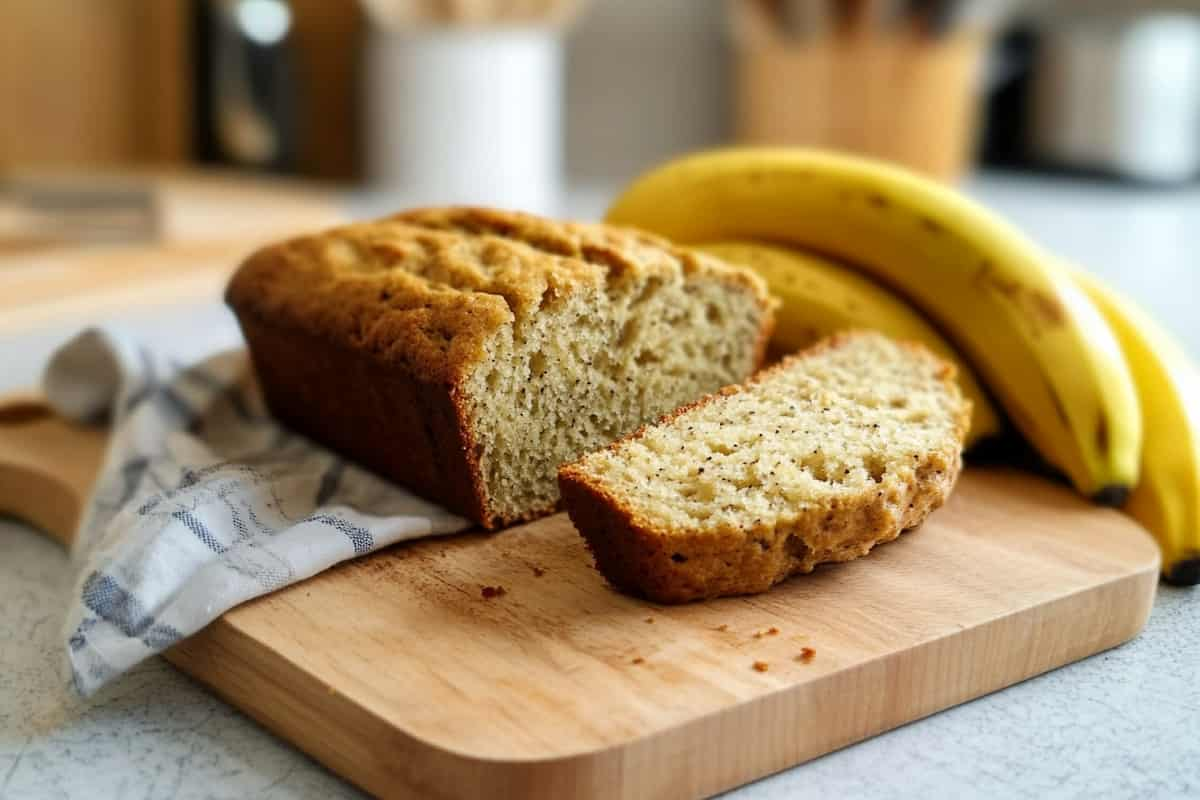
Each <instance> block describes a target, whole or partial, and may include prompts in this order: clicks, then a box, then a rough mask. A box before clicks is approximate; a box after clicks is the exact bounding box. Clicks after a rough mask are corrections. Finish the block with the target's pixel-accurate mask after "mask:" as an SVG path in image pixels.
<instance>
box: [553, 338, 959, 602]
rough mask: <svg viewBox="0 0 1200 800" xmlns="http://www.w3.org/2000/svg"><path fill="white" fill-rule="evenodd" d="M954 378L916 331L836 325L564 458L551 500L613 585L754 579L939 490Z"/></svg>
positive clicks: (714, 585) (908, 516)
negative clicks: (902, 338)
mask: <svg viewBox="0 0 1200 800" xmlns="http://www.w3.org/2000/svg"><path fill="white" fill-rule="evenodd" d="M953 376H954V368H953V367H952V366H951V365H949V364H947V363H945V362H943V361H941V360H940V359H938V358H936V357H935V356H933V355H931V354H929V353H928V352H927V351H925V350H924V349H923V348H921V347H920V346H919V345H908V344H899V343H895V342H892V341H890V340H888V339H886V338H885V337H882V336H880V335H878V334H871V333H850V334H842V335H839V336H835V337H832V338H831V339H828V340H826V341H825V342H822V343H820V344H818V345H816V346H814V347H813V348H811V349H809V350H807V351H804V352H803V353H800V354H797V355H795V356H792V357H790V358H788V359H786V360H785V361H783V362H781V363H780V364H778V365H776V366H774V367H772V368H770V369H768V370H765V371H763V372H762V373H760V374H759V375H757V376H755V378H753V379H752V380H751V381H750V382H748V383H747V384H746V385H744V386H737V387H730V388H727V389H725V390H723V391H722V392H721V393H719V394H717V395H713V396H710V397H707V398H705V399H704V400H701V401H699V402H698V403H695V404H693V405H691V406H687V407H684V408H682V409H679V410H677V411H676V412H674V413H673V414H671V415H669V416H668V417H666V418H664V419H663V420H662V421H660V422H659V423H658V424H656V425H653V426H647V427H645V428H642V429H641V430H639V431H637V432H636V433H634V434H632V435H630V436H628V437H626V438H625V439H622V440H621V441H619V442H617V443H615V444H614V445H612V446H611V447H609V448H608V449H607V450H602V451H598V452H595V453H591V454H589V455H587V456H584V457H583V458H581V459H579V460H578V461H576V462H574V463H573V464H570V465H567V466H565V467H563V468H562V469H561V470H560V471H559V485H560V487H561V491H562V495H563V500H564V504H565V505H566V507H567V510H568V511H569V512H570V514H571V519H572V521H573V522H574V523H575V526H576V528H578V529H579V531H580V533H581V534H582V535H583V536H584V538H585V539H586V540H587V542H588V545H589V546H590V548H591V549H592V552H593V553H594V554H595V556H596V562H597V566H598V567H599V569H600V571H601V572H602V573H603V574H604V575H605V576H606V577H607V578H608V579H609V580H610V581H611V582H612V583H614V584H615V585H617V586H619V587H620V588H622V589H625V590H627V591H631V592H634V593H636V594H640V595H644V596H647V597H649V598H651V599H653V600H657V601H660V602H682V601H686V600H693V599H698V598H704V597H715V596H720V595H729V594H743V593H749V592H758V591H763V590H765V589H767V588H769V587H770V586H771V585H772V584H774V583H776V582H777V581H780V580H782V579H783V578H785V577H787V576H788V575H791V574H794V573H797V572H809V571H811V570H812V569H813V567H814V566H816V565H817V564H819V563H824V562H833V561H847V560H850V559H853V558H857V557H859V556H861V555H865V554H866V553H867V552H868V551H869V550H870V549H871V548H872V547H873V546H874V545H876V544H878V543H880V542H884V541H889V540H891V539H894V538H895V537H896V536H898V535H899V534H900V532H901V531H903V530H905V529H906V528H910V527H913V526H915V525H918V524H920V522H921V521H922V520H923V519H924V518H925V517H926V516H927V515H928V514H929V512H930V511H932V510H933V509H934V508H936V507H938V506H939V505H941V504H942V502H943V501H944V500H945V498H946V497H947V496H948V494H949V493H950V491H951V489H952V488H953V485H954V482H955V480H956V479H957V476H958V472H959V469H960V467H961V449H962V441H963V437H964V436H965V434H966V430H967V426H968V423H969V413H970V404H969V403H968V402H966V401H965V400H963V398H962V396H961V394H960V393H959V391H958V388H957V386H956V385H955V384H954V380H953Z"/></svg>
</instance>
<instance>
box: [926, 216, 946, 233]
mask: <svg viewBox="0 0 1200 800" xmlns="http://www.w3.org/2000/svg"><path fill="white" fill-rule="evenodd" d="M921 227H922V228H924V229H925V231H926V233H931V234H933V235H934V236H941V235H942V234H943V233H945V232H946V229H945V228H943V227H942V223H940V222H938V221H937V220H936V219H932V218H931V217H921Z"/></svg>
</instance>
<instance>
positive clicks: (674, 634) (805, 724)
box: [0, 400, 1158, 798]
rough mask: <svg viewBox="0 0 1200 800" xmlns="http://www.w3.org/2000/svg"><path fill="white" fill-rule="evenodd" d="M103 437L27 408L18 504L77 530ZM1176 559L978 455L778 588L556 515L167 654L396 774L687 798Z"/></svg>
mask: <svg viewBox="0 0 1200 800" xmlns="http://www.w3.org/2000/svg"><path fill="white" fill-rule="evenodd" d="M103 444H104V434H103V432H102V431H98V430H90V429H86V428H80V427H77V426H72V425H68V424H67V423H64V422H63V421H61V420H59V419H57V418H55V417H53V416H52V415H50V414H49V413H48V412H46V411H45V409H44V408H43V407H41V406H40V405H38V403H37V402H36V400H31V401H29V402H28V403H25V404H20V403H9V404H8V406H7V410H0V512H4V511H7V512H9V513H13V514H16V515H18V516H22V517H24V518H27V519H29V520H32V521H33V522H35V523H37V524H39V525H41V526H43V527H44V528H45V529H47V530H48V531H49V532H50V533H52V534H54V535H56V536H58V537H59V538H61V539H62V540H63V541H64V542H67V541H68V540H69V539H70V535H71V534H70V531H71V528H72V525H73V521H74V518H75V516H76V515H77V513H78V510H79V507H80V505H81V503H82V499H83V497H84V495H85V494H86V492H87V488H88V485H89V483H90V481H91V479H92V476H93V475H94V473H95V470H96V468H97V465H98V463H99V456H100V453H101V450H102V447H103ZM1157 578H1158V553H1157V550H1156V548H1155V545H1154V544H1153V542H1152V541H1151V540H1150V538H1149V537H1148V536H1147V535H1146V534H1145V533H1144V532H1143V531H1142V530H1141V529H1140V528H1139V527H1138V526H1137V525H1136V524H1135V523H1133V522H1131V521H1130V520H1128V519H1127V518H1125V517H1123V516H1122V515H1120V514H1118V513H1116V512H1114V511H1109V510H1105V509H1100V508H1096V507H1092V506H1090V505H1088V504H1086V503H1084V502H1083V501H1081V500H1079V499H1078V498H1076V497H1075V496H1074V495H1073V494H1072V493H1071V492H1070V491H1068V490H1067V489H1065V488H1062V487H1060V486H1056V485H1053V484H1051V483H1048V482H1046V481H1044V480H1042V479H1038V478H1035V477H1032V476H1030V475H1026V474H1022V473H1019V472H1016V471H1006V470H999V469H982V468H972V469H968V470H967V471H966V472H965V473H964V475H963V477H962V479H961V481H960V483H959V487H958V489H957V491H956V492H955V494H954V496H953V497H952V498H951V500H950V502H949V503H948V504H947V505H946V506H945V507H944V508H942V509H941V510H939V511H938V512H936V513H935V514H934V515H933V516H932V517H931V518H930V520H929V521H928V522H927V523H926V524H925V525H924V526H923V527H922V528H920V529H919V530H917V531H914V532H910V533H908V534H905V535H904V536H902V537H901V538H900V539H899V540H898V541H896V542H894V543H892V544H888V545H885V546H882V547H880V548H878V549H877V550H876V551H875V552H874V553H873V554H872V555H871V556H870V557H869V558H866V559H862V560H860V561H856V562H853V563H850V564H845V565H841V566H836V567H827V568H822V569H818V570H817V571H816V572H815V573H813V574H812V575H810V576H807V577H800V578H796V579H793V580H791V581H788V582H787V583H785V584H783V585H782V586H780V587H778V588H777V589H776V590H774V591H772V592H770V593H768V594H764V595H759V596H755V597H744V598H729V599H723V600H718V601H714V602H707V603H697V604H692V605H687V606H676V607H660V606H656V605H652V604H649V603H645V602H642V601H639V600H635V599H632V598H629V597H625V596H624V595H621V594H618V593H616V592H614V591H612V590H611V589H609V588H608V587H607V586H606V585H605V584H604V582H603V581H602V580H601V579H600V577H599V575H598V574H597V573H596V572H595V571H594V570H593V569H592V568H591V566H590V559H589V558H588V554H587V553H586V551H585V550H584V548H583V545H582V543H581V540H580V538H579V537H578V536H577V535H576V534H575V532H574V531H573V530H572V527H571V524H570V522H569V521H568V520H567V519H566V517H565V516H564V515H561V514H560V515H557V516H553V517H550V518H547V519H544V520H541V521H538V522H535V523H532V524H528V525H522V526H519V527H516V528H511V529H509V530H506V531H502V532H500V533H497V534H493V535H483V534H476V533H470V534H464V535H459V536H453V537H447V538H442V539H433V540H426V541H423V542H416V543H411V544H407V545H400V546H396V547H392V548H390V549H388V550H386V551H384V552H381V553H377V554H375V555H372V556H367V557H365V558H361V559H359V560H357V561H354V562H351V563H348V564H344V565H342V566H340V567H337V568H335V569H332V570H329V571H328V572H326V573H324V574H322V575H320V576H318V577H316V578H313V579H311V580H308V581H305V582H304V583H301V584H297V585H295V586H292V587H290V588H288V589H285V590H283V591H280V592H277V593H275V594H273V595H271V596H269V597H265V598H262V599H259V600H256V601H253V602H250V603H246V604H245V605H243V606H241V607H239V608H237V609H235V610H233V611H231V612H229V613H227V614H226V615H225V616H223V617H222V618H220V619H219V620H217V621H216V622H214V623H213V624H211V625H210V626H209V627H208V628H206V629H205V630H204V631H203V632H201V633H200V634H198V635H196V636H194V637H192V638H191V639H188V640H186V641H184V642H182V643H181V644H179V645H177V646H176V647H175V648H174V649H172V650H171V651H169V652H168V654H167V658H168V659H169V660H170V661H171V662H173V663H174V664H175V665H177V666H178V667H180V668H181V669H183V670H184V671H186V672H188V673H189V674H191V675H193V676H195V677H196V678H198V679H199V680H201V681H203V682H204V683H206V684H208V685H209V686H210V687H212V689H213V690H214V691H216V692H217V693H218V694H219V695H221V696H222V697H224V698H226V699H227V700H228V701H229V702H231V703H233V704H234V705H236V706H238V707H239V708H241V709H243V710H244V711H246V712H247V713H248V714H250V715H251V716H253V717H255V718H256V719H258V720H259V721H260V722H262V723H263V724H264V725H265V726H266V727H268V728H270V729H271V730H273V731H275V732H276V733H278V734H279V735H281V736H283V737H284V738H286V739H289V740H290V741H292V742H294V743H295V744H296V745H297V746H299V747H300V748H302V749H303V750H305V751H307V752H308V753H310V754H311V755H313V756H314V757H315V758H317V759H318V760H320V761H321V762H323V763H324V764H326V765H327V766H329V767H330V768H331V769H333V770H335V771H336V772H338V773H340V774H341V775H343V776H345V777H346V778H348V779H349V780H351V781H353V782H354V783H356V784H358V785H359V786H361V787H363V788H365V789H367V790H369V791H371V792H374V793H377V794H380V795H391V796H411V797H484V796H486V797H497V798H503V797H546V798H565V797H620V798H644V797H691V796H699V795H706V794H711V793H714V792H718V791H721V790H723V789H728V788H730V787H733V786H737V785H739V784H742V783H745V782H747V781H751V780H754V779H755V778H758V777H761V776H763V775H766V774H768V773H771V772H775V771H777V770H781V769H784V768H786V767H789V766H792V765H794V764H799V763H800V762H803V761H805V760H807V759H811V758H815V757H816V756H819V755H822V754H824V753H828V752H829V751H831V750H835V749H837V748H839V747H842V746H844V745H847V744H850V743H852V742H856V741H859V740H861V739H864V738H867V737H869V736H872V735H874V734H877V733H880V732H882V731H886V730H889V729H891V728H894V727H896V726H898V725H902V724H904V723H906V722H909V721H911V720H915V719H919V718H920V717H924V716H926V715H928V714H932V713H934V712H936V711H939V710H941V709H944V708H948V707H950V706H953V705H955V704H957V703H962V702H965V701H967V700H970V699H972V698H975V697H979V696H980V695H983V694H987V693H988V692H992V691H995V690H996V689H1000V688H1002V687H1005V686H1008V685H1010V684H1013V683H1016V682H1018V681H1021V680H1024V679H1025V678H1028V677H1030V676H1033V675H1037V674H1038V673H1041V672H1044V671H1046V670H1049V669H1054V668H1055V667H1058V666H1061V665H1063V664H1066V663H1068V662H1071V661H1075V660H1076V659H1080V658H1083V657H1085V656H1088V655H1091V654H1092V653H1096V652H1099V651H1101V650H1104V649H1106V648H1109V647H1113V646H1114V645H1117V644H1120V643H1121V642H1124V641H1126V640H1128V639H1129V638H1131V637H1132V636H1134V635H1135V634H1136V633H1137V632H1138V631H1139V630H1140V629H1141V628H1142V626H1143V624H1144V623H1145V621H1146V617H1147V615H1148V614H1149V612H1150V607H1151V604H1152V602H1153V598H1154V591H1155V586H1156V583H1157ZM496 586H501V587H503V588H504V589H505V592H504V594H503V595H501V596H498V597H494V598H492V599H485V598H484V596H483V591H482V590H483V587H496ZM756 664H757V665H758V666H757V668H756Z"/></svg>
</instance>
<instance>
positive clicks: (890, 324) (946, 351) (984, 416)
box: [695, 241, 1001, 447]
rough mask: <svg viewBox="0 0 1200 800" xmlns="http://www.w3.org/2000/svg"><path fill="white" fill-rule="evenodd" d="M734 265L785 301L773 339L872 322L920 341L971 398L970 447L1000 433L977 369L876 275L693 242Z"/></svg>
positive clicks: (738, 245) (752, 248)
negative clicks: (947, 363) (751, 273)
mask: <svg viewBox="0 0 1200 800" xmlns="http://www.w3.org/2000/svg"><path fill="white" fill-rule="evenodd" d="M695 247H696V249H698V250H702V251H704V252H706V253H711V254H712V255H714V256H717V257H718V258H721V259H724V260H725V261H728V262H730V263H731V264H742V265H744V266H747V267H750V268H751V269H753V270H754V271H755V272H757V273H758V274H759V275H761V276H762V278H763V279H764V280H765V281H766V282H767V286H768V288H770V290H771V294H773V295H775V296H776V297H778V298H779V299H780V301H781V302H782V305H781V306H780V308H779V310H778V311H777V312H776V314H775V336H774V340H773V341H774V342H775V343H776V344H778V345H779V346H780V347H782V348H783V349H786V350H799V349H800V348H803V347H807V346H808V345H810V344H812V343H813V342H815V341H817V340H818V339H821V338H824V337H825V336H828V335H829V334H831V333H835V332H836V331H841V330H846V329H847V328H873V329H875V330H877V331H881V332H882V333H885V334H887V335H888V336H891V337H893V338H896V339H907V340H910V341H917V342H921V343H923V344H924V345H925V346H926V347H928V348H929V349H930V350H931V351H933V352H934V353H937V354H938V355H940V356H942V357H943V358H945V359H946V360H947V361H950V362H951V363H953V364H954V365H955V366H956V367H957V368H958V384H959V386H960V387H961V388H962V391H963V395H964V396H965V397H966V398H967V399H968V400H970V401H971V404H972V412H971V430H970V431H969V432H968V433H967V446H968V447H970V446H971V445H972V444H974V443H975V442H977V441H979V440H980V439H983V438H986V437H988V436H994V435H996V434H998V433H1000V430H1001V423H1000V417H999V415H998V414H997V413H996V409H995V407H994V406H992V402H991V400H989V399H988V397H987V394H986V393H985V392H984V390H983V387H982V386H981V385H980V384H979V380H978V379H977V378H976V377H975V370H974V369H972V368H971V367H970V366H968V365H967V363H966V362H965V361H963V359H962V357H961V356H960V355H959V354H958V352H957V351H955V349H954V348H953V347H952V346H951V345H950V343H949V342H947V341H946V339H945V337H943V336H942V335H941V334H940V333H938V332H937V330H936V329H935V328H934V327H933V326H932V325H930V324H929V323H928V322H927V321H926V320H925V318H924V317H922V316H921V315H920V314H919V313H918V312H917V311H916V310H914V309H913V308H912V307H911V306H910V305H908V303H906V302H904V301H903V300H902V299H900V298H899V297H897V296H896V295H894V294H892V293H891V292H890V291H888V290H887V289H885V288H883V287H882V286H880V285H879V284H877V283H875V282H874V281H872V280H870V279H868V278H864V277H863V276H862V275H859V274H858V273H856V272H854V271H853V270H851V269H849V268H847V267H844V266H842V265H841V264H838V263H836V262H834V261H832V260H831V259H828V258H825V257H824V256H820V255H817V254H816V253H811V252H805V251H801V250H796V249H795V248H790V247H778V246H774V245H768V244H761V243H758V242H749V241H737V242H711V243H704V244H699V245H696V246H695Z"/></svg>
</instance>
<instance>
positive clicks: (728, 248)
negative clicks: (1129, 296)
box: [608, 148, 1200, 584]
mask: <svg viewBox="0 0 1200 800" xmlns="http://www.w3.org/2000/svg"><path fill="white" fill-rule="evenodd" d="M608 221H609V222H614V223H619V224H625V225H633V226H637V227H640V228H643V229H646V230H650V231H653V232H655V233H659V234H662V235H664V236H668V237H670V238H672V239H674V240H676V241H678V242H681V243H684V244H689V245H692V246H695V247H698V248H700V249H703V250H706V251H708V252H711V253H713V254H715V255H718V256H721V257H723V258H725V259H726V260H727V261H731V262H734V263H742V264H745V265H747V266H750V267H752V268H754V269H755V270H757V271H758V272H759V273H760V274H761V275H762V276H763V278H764V279H765V280H766V281H767V283H768V285H769V286H770V288H771V290H772V292H773V293H774V294H775V295H776V296H778V297H779V298H780V300H781V301H782V306H781V308H780V312H779V314H778V318H779V321H778V330H777V333H776V339H775V344H776V345H778V346H779V347H780V348H781V349H796V348H799V347H803V346H805V345H807V344H809V343H810V342H812V341H814V340H815V339H817V338H819V337H821V336H823V335H825V334H827V333H830V332H832V331H835V330H839V329H844V328H851V327H860V328H861V327H869V328H875V329H877V330H881V331H883V332H884V333H887V334H890V335H893V336H896V337H898V338H904V339H916V340H919V341H922V342H924V343H925V344H926V345H928V346H929V347H930V348H931V349H932V350H934V351H935V352H937V353H940V354H941V355H943V356H945V357H947V358H948V359H950V360H952V361H954V362H955V363H956V364H957V366H958V369H959V379H960V381H961V384H962V388H963V392H964V394H965V395H966V396H967V397H969V398H970V399H971V400H972V401H973V402H974V404H975V412H974V418H973V420H972V426H971V432H970V435H969V437H968V446H970V445H972V444H974V443H976V442H978V441H980V440H982V439H985V438H989V437H993V436H996V435H998V434H1000V433H1002V431H1003V428H1004V426H1005V424H1006V420H1007V421H1011V424H1012V425H1013V426H1015V427H1016V428H1017V429H1018V430H1019V431H1020V432H1021V433H1022V434H1023V435H1024V436H1025V438H1026V440H1027V441H1028V442H1029V444H1030V445H1031V446H1032V447H1033V448H1034V449H1035V450H1036V451H1037V452H1038V454H1039V455H1040V456H1041V457H1042V458H1043V459H1044V460H1045V461H1046V462H1048V463H1049V464H1050V465H1051V466H1053V467H1055V468H1057V469H1058V470H1060V471H1061V472H1062V473H1064V474H1065V475H1066V476H1067V478H1068V479H1069V480H1070V481H1071V482H1072V483H1073V484H1074V486H1075V487H1076V488H1077V489H1078V490H1079V491H1080V492H1082V493H1083V494H1085V495H1086V496H1088V497H1091V498H1093V499H1094V500H1095V501H1097V502H1100V503H1104V504H1108V505H1115V506H1122V505H1123V506H1125V508H1126V510H1127V511H1128V512H1129V513H1130V514H1132V515H1133V516H1134V517H1136V518H1137V519H1138V520H1139V521H1140V522H1141V523H1142V525H1143V526H1145V527H1146V528H1147V529H1148V530H1149V531H1150V532H1151V533H1152V534H1153V535H1154V536H1155V537H1156V538H1157V540H1158V542H1159V544H1160V546H1161V548H1162V552H1163V575H1164V577H1165V579H1166V580H1167V581H1169V582H1172V583H1178V584H1195V583H1198V582H1200V373H1198V372H1197V370H1196V367H1195V366H1194V365H1193V364H1192V363H1191V361H1190V360H1189V359H1188V358H1187V356H1186V354H1184V353H1183V351H1182V349H1181V348H1180V347H1179V346H1178V345H1177V344H1176V343H1175V342H1173V341H1172V340H1171V339H1170V336H1169V335H1168V334H1166V333H1165V332H1164V331H1163V330H1161V329H1160V328H1159V327H1158V326H1157V325H1156V324H1155V323H1154V322H1153V321H1152V320H1150V319H1149V318H1148V317H1147V316H1146V315H1145V314H1143V313H1142V312H1140V311H1139V310H1138V309H1137V308H1135V307H1133V305H1132V304H1130V303H1129V301H1127V300H1125V299H1124V298H1122V297H1120V296H1118V295H1117V294H1115V293H1113V292H1112V291H1110V290H1109V289H1107V288H1106V287H1104V286H1102V285H1101V284H1099V283H1098V282H1097V281H1096V280H1095V279H1093V278H1091V277H1089V276H1087V275H1086V274H1085V273H1083V272H1081V271H1079V270H1076V269H1074V268H1072V267H1069V266H1067V265H1064V264H1062V263H1060V262H1059V261H1058V260H1056V259H1055V258H1054V257H1053V256H1051V255H1050V254H1048V253H1046V252H1044V251H1042V250H1041V249H1039V248H1038V247H1037V246H1036V245H1034V244H1033V243H1032V242H1030V241H1029V240H1028V239H1027V238H1026V237H1024V236H1023V235H1022V234H1020V233H1019V232H1018V231H1016V230H1015V229H1014V228H1012V227H1010V226H1009V225H1007V224H1005V223H1004V222H1003V221H1002V220H1000V219H998V218H997V217H996V216H994V215H993V214H991V213H989V212H988V211H987V210H986V209H984V208H982V207H980V206H979V205H977V204H975V203H973V202H971V201H970V200H968V199H967V198H965V197H964V196H962V195H960V194H958V193H956V192H954V191H953V190H951V189H948V188H946V187H943V186H941V185H940V184H937V183H934V182H932V181H929V180H926V179H924V178H921V177H918V176H916V175H914V174H912V173H910V172H907V171H905V170H902V169H899V168H896V167H892V166H888V165H885V164H882V163H878V162H875V161H870V160H866V159H860V158H854V157H851V156H844V155H837V154H833V153H827V152H820V151H809V150H795V149H761V148H755V149H729V150H719V151H714V152H710V153H701V154H698V155H693V156H688V157H685V158H682V159H680V160H678V161H674V162H671V163H668V164H666V165H665V166H662V167H659V168H658V169H655V170H653V171H651V172H650V173H648V174H646V175H644V176H643V177H641V178H639V179H638V180H636V181H635V182H634V183H633V184H632V185H631V186H630V187H629V188H628V189H627V190H626V191H625V192H624V193H623V194H622V195H621V196H620V197H619V198H618V199H617V201H616V202H615V203H614V204H613V206H612V208H611V209H609V212H608ZM884 287H887V288H884ZM893 291H894V292H895V293H893ZM992 398H994V399H995V401H996V402H997V403H998V404H999V405H1000V406H1001V407H1002V408H1003V411H1004V412H1005V413H1004V415H1003V416H1002V415H1001V414H1000V413H999V412H998V411H997V409H996V406H995V405H994V404H993V401H992Z"/></svg>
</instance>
